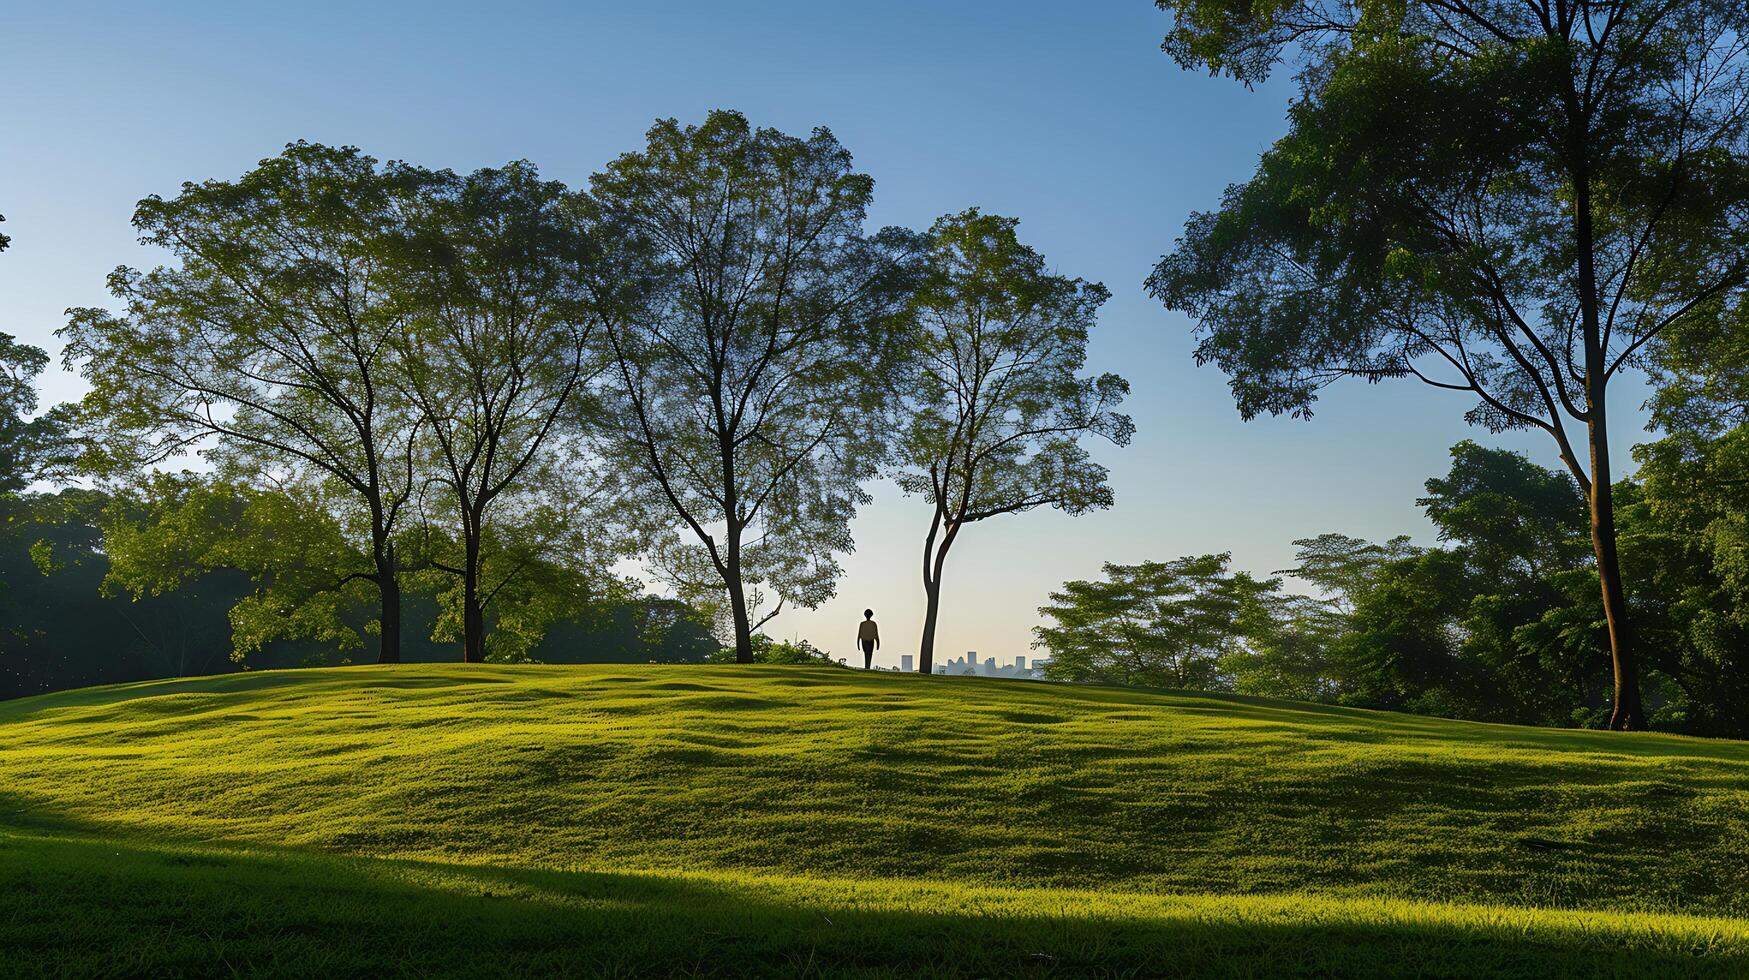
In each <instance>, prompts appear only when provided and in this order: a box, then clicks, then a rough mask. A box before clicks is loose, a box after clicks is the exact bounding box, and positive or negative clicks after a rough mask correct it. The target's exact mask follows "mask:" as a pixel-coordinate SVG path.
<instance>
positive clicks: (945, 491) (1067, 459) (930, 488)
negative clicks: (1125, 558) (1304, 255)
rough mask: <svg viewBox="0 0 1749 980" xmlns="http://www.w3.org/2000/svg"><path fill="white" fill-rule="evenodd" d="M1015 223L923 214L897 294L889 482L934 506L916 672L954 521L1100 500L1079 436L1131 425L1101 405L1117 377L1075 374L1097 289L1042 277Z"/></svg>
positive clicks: (931, 651)
mask: <svg viewBox="0 0 1749 980" xmlns="http://www.w3.org/2000/svg"><path fill="white" fill-rule="evenodd" d="M1015 224H1016V221H1015V220H1014V219H1013V218H1003V217H998V216H996V215H984V214H980V213H978V211H977V209H975V208H974V209H970V210H967V211H962V212H960V213H959V214H953V215H948V216H946V217H944V218H941V219H940V220H938V221H936V223H935V225H934V227H932V228H931V229H930V231H929V238H928V253H927V255H928V264H927V273H926V275H925V277H924V279H923V282H922V283H921V285H920V288H919V289H918V290H917V292H916V294H915V295H914V297H913V298H912V301H911V303H910V315H911V316H912V317H914V318H915V320H914V322H915V327H916V330H915V340H914V344H915V351H914V357H915V363H916V365H917V366H916V368H915V370H914V371H913V372H912V373H910V374H909V375H908V376H907V378H906V382H907V383H906V385H905V387H906V388H907V389H908V402H909V412H908V417H907V419H906V422H905V425H904V428H903V430H902V433H901V436H900V438H899V440H898V462H899V464H900V466H901V467H903V469H902V470H901V471H900V472H899V473H898V475H897V482H898V484H899V487H900V488H901V489H902V490H904V491H905V492H906V493H910V494H917V495H920V496H923V497H925V498H926V499H928V500H929V502H930V504H931V505H932V507H933V509H934V513H933V515H932V516H931V518H930V524H929V534H928V536H927V537H926V538H925V539H924V544H923V594H924V598H925V607H924V616H923V639H922V644H921V648H920V653H919V656H918V663H917V669H918V670H919V671H920V672H922V673H925V674H927V673H929V672H930V671H931V670H932V669H933V664H934V658H935V627H936V622H937V618H938V616H939V614H940V609H941V573H942V568H943V566H944V565H945V563H946V561H947V555H948V551H949V549H951V548H952V547H953V545H954V542H955V541H956V540H957V539H958V537H959V534H960V531H961V530H962V529H964V528H965V526H966V525H968V524H973V523H976V522H978V521H982V520H986V519H988V518H991V517H996V516H998V515H1001V514H1013V513H1019V512H1022V511H1027V510H1031V509H1032V508H1034V507H1054V508H1057V509H1058V510H1061V511H1063V512H1065V513H1068V514H1081V513H1085V512H1087V511H1089V510H1095V509H1098V508H1103V507H1109V506H1111V503H1112V494H1111V489H1110V487H1108V486H1107V485H1106V483H1105V474H1106V471H1105V467H1103V466H1100V465H1098V464H1096V463H1094V462H1093V461H1092V460H1090V459H1089V458H1088V456H1087V451H1086V450H1085V449H1083V448H1082V447H1081V445H1080V443H1079V440H1080V439H1081V437H1083V436H1087V435H1096V436H1103V437H1104V438H1106V439H1109V440H1111V441H1112V442H1114V443H1116V444H1118V445H1120V446H1121V445H1123V444H1125V443H1127V442H1129V439H1130V434H1131V433H1132V432H1133V431H1134V430H1135V425H1134V424H1133V423H1132V422H1131V421H1130V419H1129V417H1128V416H1125V415H1120V414H1118V413H1117V412H1115V411H1114V410H1113V409H1114V407H1115V406H1116V405H1117V404H1118V403H1119V402H1120V401H1122V400H1123V397H1124V395H1125V394H1127V393H1128V391H1129V385H1128V383H1126V382H1125V381H1124V380H1123V379H1122V378H1120V377H1118V376H1117V375H1115V374H1102V375H1100V376H1098V377H1096V378H1083V377H1079V376H1078V375H1077V373H1076V372H1078V371H1079V370H1080V369H1081V366H1082V364H1083V363H1084V362H1085V361H1086V357H1087V334H1088V331H1089V329H1090V328H1091V327H1092V325H1093V322H1094V319H1095V317H1096V316H1097V314H1098V311H1099V307H1100V305H1101V304H1103V303H1104V302H1105V300H1106V299H1107V298H1108V297H1109V296H1110V293H1108V292H1107V291H1106V289H1105V287H1104V286H1101V285H1099V284H1098V283H1090V282H1087V281H1085V280H1082V279H1070V278H1068V277H1065V276H1058V275H1052V274H1050V273H1047V272H1046V271H1045V263H1044V257H1043V256H1041V255H1039V253H1038V252H1036V251H1034V250H1032V249H1031V248H1029V247H1027V246H1025V245H1022V244H1021V243H1020V241H1019V240H1018V239H1017V238H1016V237H1015V234H1014V227H1015Z"/></svg>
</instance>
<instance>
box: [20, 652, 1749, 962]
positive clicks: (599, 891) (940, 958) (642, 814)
mask: <svg viewBox="0 0 1749 980" xmlns="http://www.w3.org/2000/svg"><path fill="white" fill-rule="evenodd" d="M1745 916H1749V744H1745V743H1739V742H1725V741H1707V740H1700V739H1690V738H1681V737H1675V736H1661V735H1612V734H1607V733H1594V732H1569V731H1549V730H1540V729H1529V728H1517V727H1510V726H1499V725H1477V724H1466V723H1460V722H1451V721H1443V720H1439V719H1431V718H1419V717H1413V716H1406V715H1395V714H1385V713H1376V712H1363V711H1351V710H1345V709H1336V708H1327V707H1319V706H1313V705H1303V704H1293V703H1286V702H1272V701H1264V700H1259V699H1248V698H1222V697H1212V696H1200V695H1185V694H1169V693H1160V692H1138V691H1128V690H1117V689H1109V688H1087V687H1067V686H1058V685H1047V684H1038V683H1025V682H1015V681H992V680H976V679H971V678H945V677H916V676H900V675H895V674H863V673H860V672H851V671H844V670H836V669H830V668H817V669H816V668H799V667H776V666H760V667H732V666H710V667H497V666H478V665H475V666H459V665H458V666H416V667H415V666H409V667H396V668H380V667H352V668H341V669H332V670H309V671H275V672H270V673H253V674H240V675H229V676H223V677H214V678H203V679H197V680H179V681H162V682H151V683H143V684H132V685H123V686H117V687H107V688H97V689H89V690H83V691H72V692H65V693H62V694H55V695H47V696H43V697H38V698H30V699H24V700H19V701H12V702H4V703H0V975H6V976H11V975H15V974H23V975H32V974H40V975H44V976H61V975H67V974H95V975H118V976H119V975H142V974H144V975H165V974H210V975H222V976H229V975H233V974H236V973H244V974H251V973H261V972H277V973H286V974H300V975H311V976H345V975H356V976H382V975H397V974H406V975H429V974H443V973H451V974H457V975H477V974H494V973H499V974H512V973H519V972H537V973H555V974H566V973H568V974H573V975H580V976H597V975H627V976H636V975H648V974H658V975H674V974H679V975H690V974H696V975H701V976H715V975H724V974H729V975H737V974H738V975H748V976H767V975H774V974H775V975H828V976H834V975H856V976H863V975H867V976H886V975H906V976H909V975H918V974H923V975H941V976H1008V975H1016V974H1020V975H1061V976H1082V975H1090V974H1091V975H1117V976H1156V975H1183V974H1193V975H1215V976H1252V977H1273V976H1291V975H1306V976H1331V975H1336V976H1349V975H1375V976H1403V975H1424V976H1453V977H1469V976H1477V975H1511V976H1525V977H1548V976H1575V977H1578V976H1587V977H1588V976H1665V975H1669V976H1685V975H1686V976H1721V975H1724V976H1731V975H1743V976H1749V923H1746V922H1745V920H1744V917H1745Z"/></svg>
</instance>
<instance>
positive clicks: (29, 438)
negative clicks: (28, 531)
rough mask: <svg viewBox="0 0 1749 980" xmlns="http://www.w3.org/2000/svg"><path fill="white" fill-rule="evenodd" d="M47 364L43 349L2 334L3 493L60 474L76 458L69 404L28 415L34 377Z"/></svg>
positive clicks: (33, 398) (33, 397)
mask: <svg viewBox="0 0 1749 980" xmlns="http://www.w3.org/2000/svg"><path fill="white" fill-rule="evenodd" d="M48 363H49V355H48V353H47V352H45V351H44V350H43V349H42V348H40V347H36V346H34V345H31V344H21V343H19V342H18V340H17V339H16V338H14V337H13V336H12V335H11V334H9V333H0V495H5V494H15V493H18V492H20V491H22V490H24V489H25V488H27V487H29V486H30V485H31V484H32V483H35V482H37V481H39V480H45V479H52V478H54V477H56V476H59V475H62V474H64V473H66V472H67V471H68V470H69V469H70V468H71V467H72V465H73V464H74V462H75V461H76V460H75V456H76V449H77V447H76V446H75V445H74V444H73V442H72V441H71V432H70V418H69V410H68V409H67V408H66V407H65V406H60V405H57V406H55V407H54V408H52V409H50V410H49V411H47V412H45V413H43V414H42V415H39V416H37V417H36V418H34V419H33V418H30V417H29V416H30V415H31V413H33V412H35V411H36V408H37V390H36V379H37V377H38V376H40V375H41V374H42V372H43V369H44V368H46V367H48Z"/></svg>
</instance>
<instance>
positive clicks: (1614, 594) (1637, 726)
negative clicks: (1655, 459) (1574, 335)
mask: <svg viewBox="0 0 1749 980" xmlns="http://www.w3.org/2000/svg"><path fill="white" fill-rule="evenodd" d="M1591 411H1592V413H1593V418H1592V420H1591V426H1590V437H1591V508H1590V510H1591V548H1592V551H1593V552H1594V553H1595V554H1596V556H1597V579H1598V582H1599V584H1600V585H1601V586H1602V589H1603V617H1604V621H1605V622H1606V623H1607V624H1608V627H1609V659H1610V666H1611V668H1612V669H1613V672H1614V674H1615V701H1614V707H1613V709H1612V710H1611V711H1610V716H1609V727H1610V728H1612V729H1614V730H1615V731H1618V732H1631V731H1643V730H1644V729H1645V727H1646V713H1645V708H1644V707H1643V706H1642V705H1641V704H1640V672H1639V664H1638V663H1636V662H1635V658H1634V647H1633V638H1632V635H1631V633H1630V632H1629V628H1628V603H1627V594H1626V591H1625V590H1624V589H1623V588H1622V581H1621V560H1620V558H1619V556H1618V555H1617V554H1616V547H1615V544H1616V542H1615V496H1614V492H1613V489H1612V488H1611V487H1610V475H1609V436H1608V434H1607V433H1606V432H1605V431H1604V422H1605V417H1604V412H1603V403H1602V401H1601V400H1599V401H1598V402H1596V403H1595V404H1593V405H1592V406H1591Z"/></svg>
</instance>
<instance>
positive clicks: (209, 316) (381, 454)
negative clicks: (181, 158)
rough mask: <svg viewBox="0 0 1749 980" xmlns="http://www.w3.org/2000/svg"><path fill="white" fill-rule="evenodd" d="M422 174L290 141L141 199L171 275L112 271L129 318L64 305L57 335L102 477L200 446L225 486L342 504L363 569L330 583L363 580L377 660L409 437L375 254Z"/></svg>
mask: <svg viewBox="0 0 1749 980" xmlns="http://www.w3.org/2000/svg"><path fill="white" fill-rule="evenodd" d="M428 177H429V175H428V174H426V173H424V172H421V171H418V170H416V169H414V168H410V167H405V166H401V165H394V164H391V165H389V166H386V167H378V166H377V163H376V161H375V160H373V159H372V158H370V157H368V156H365V155H364V154H362V153H360V152H359V151H358V150H356V149H353V148H350V147H346V148H339V149H335V148H330V147H325V146H321V145H317V144H310V143H293V144H290V145H288V146H287V147H286V149H285V151H284V152H283V153H282V154H280V155H279V156H277V157H274V158H272V159H268V160H263V161H262V162H261V164H260V165H259V166H258V167H257V168H256V169H254V170H251V171H249V172H248V173H246V174H244V175H243V176H242V177H241V178H239V179H237V180H235V181H220V180H209V181H206V182H205V183H201V184H193V183H188V184H184V185H183V187H182V193H181V194H179V195H177V196H176V197H175V198H173V199H171V200H163V199H161V198H159V197H156V196H153V197H149V198H147V199H145V200H144V201H141V202H140V205H139V208H138V210H136V211H135V213H134V226H135V227H136V228H138V229H139V230H140V232H141V241H142V242H144V243H146V244H149V245H155V246H158V247H161V248H164V249H168V250H169V251H170V252H171V253H172V254H173V255H174V256H175V257H176V258H177V259H178V260H179V262H180V265H179V266H178V267H160V268H158V269H155V270H153V271H151V272H146V273H141V272H138V271H135V270H132V269H128V268H126V267H123V268H119V269H117V270H116V271H115V273H113V274H112V275H111V276H110V290H111V292H112V293H114V294H115V296H116V297H117V298H118V299H120V300H123V301H124V302H125V303H126V304H127V310H126V312H125V313H124V314H123V315H120V316H117V315H114V314H111V313H109V312H108V311H106V310H101V309H74V310H69V311H68V313H69V317H70V319H69V322H68V325H67V326H66V327H64V328H63V329H62V330H61V331H60V333H59V336H61V337H62V338H63V339H64V340H65V341H66V351H65V357H66V360H67V363H68V365H69V366H74V365H77V366H78V368H79V370H80V373H81V374H82V375H83V376H84V378H85V379H86V380H87V381H88V382H89V383H90V385H91V391H90V393H89V394H87V395H86V397H85V399H84V401H83V403H82V406H81V412H82V415H83V417H84V418H85V419H86V420H87V422H88V423H89V424H90V425H91V427H92V428H93V430H94V432H95V433H97V434H98V435H99V436H100V437H101V439H102V442H103V444H104V447H105V452H106V454H107V457H108V458H107V462H106V464H105V466H106V468H107V469H109V470H110V471H111V472H115V471H118V470H119V471H120V472H122V473H124V474H125V473H131V472H135V471H137V468H139V467H142V466H146V465H151V464H154V463H158V462H162V461H165V460H168V459H172V458H175V457H177V456H178V455H180V454H182V453H184V452H185V451H188V450H191V449H198V450H199V451H200V452H201V454H202V455H204V456H205V457H206V458H208V459H209V460H211V461H212V462H213V463H214V464H215V468H216V470H217V473H218V475H219V476H220V477H221V478H222V479H224V480H226V481H229V482H235V483H242V484H247V485H253V486H258V487H261V488H270V487H276V486H281V485H297V486H301V487H303V488H304V492H306V493H307V495H308V496H309V497H310V498H311V499H321V500H323V501H326V502H329V503H331V504H333V505H335V506H336V507H337V508H338V509H337V510H336V512H335V513H334V517H335V519H336V520H337V521H338V522H339V523H340V524H341V525H342V526H344V527H345V528H346V529H347V532H348V533H349V534H350V535H353V536H354V538H355V540H358V541H359V543H360V548H359V550H360V551H362V552H363V553H365V554H367V555H368V556H369V558H370V563H369V565H368V566H367V567H366V568H364V569H353V568H335V569H331V570H330V571H331V572H332V574H331V575H330V576H329V578H330V581H329V582H328V583H327V589H332V590H339V589H344V588H346V587H347V586H348V585H350V583H352V582H353V581H358V580H365V581H369V582H371V583H373V584H374V585H375V586H376V589H377V592H378V598H379V603H380V613H379V617H378V624H379V626H378V628H379V631H380V640H379V648H378V659H379V661H380V662H383V663H395V662H398V661H399V660H400V658H401V582H400V576H401V572H402V561H401V559H400V557H399V555H398V553H397V551H396V534H397V531H398V530H399V528H400V527H401V525H402V523H403V517H404V516H405V511H406V508H407V505H408V503H409V501H410V499H411V497H412V494H413V493H414V491H415V489H416V487H415V477H414V464H415V459H414V457H415V445H416V436H417V429H418V419H417V415H416V413H414V412H413V411H412V410H411V408H410V406H408V405H406V404H405V403H404V401H403V400H401V399H399V398H397V397H396V394H397V392H396V388H395V385H394V384H393V382H392V380H391V378H392V376H393V373H394V371H395V365H394V364H393V361H394V352H393V341H394V340H395V338H397V337H398V336H399V335H400V331H401V326H402V324H401V320H402V317H403V316H404V309H403V306H404V304H402V303H401V302H400V301H399V299H398V297H397V295H396V292H395V289H394V286H395V279H396V270H395V268H394V266H393V263H394V254H393V250H392V249H389V248H387V247H386V245H387V244H388V243H389V242H390V241H392V239H393V236H394V235H396V234H397V233H399V231H400V229H401V228H402V226H403V224H404V222H405V212H406V209H407V207H408V206H409V203H410V202H411V201H413V200H414V199H416V198H417V196H418V195H419V194H420V193H421V192H422V189H423V186H424V184H425V182H426V181H427V179H428ZM330 482H331V483H332V484H333V487H332V488H327V487H321V486H318V484H326V483H330ZM317 601H322V600H320V599H317Z"/></svg>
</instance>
